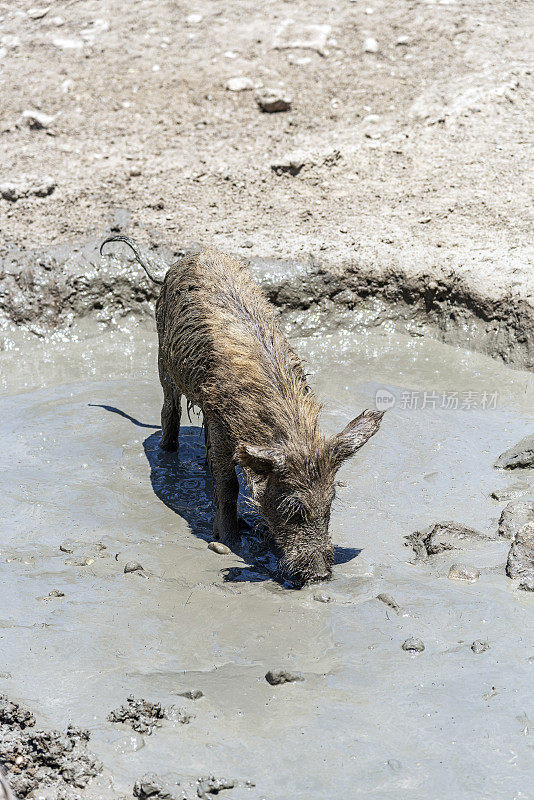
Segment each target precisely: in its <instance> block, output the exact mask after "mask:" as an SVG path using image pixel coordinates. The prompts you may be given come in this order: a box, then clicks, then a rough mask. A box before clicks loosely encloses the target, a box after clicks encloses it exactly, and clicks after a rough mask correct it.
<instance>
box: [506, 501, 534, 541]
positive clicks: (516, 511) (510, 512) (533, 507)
mask: <svg viewBox="0 0 534 800" xmlns="http://www.w3.org/2000/svg"><path fill="white" fill-rule="evenodd" d="M529 522H534V500H530V499H528V500H515V501H512V502H511V503H508V505H507V506H506V508H504V509H503V511H502V513H501V517H500V519H499V536H505V537H506V538H507V539H513V538H514V536H515V535H516V533H517V532H518V531H519V530H521V528H522V527H523V526H524V525H527V524H528V523H529Z"/></svg>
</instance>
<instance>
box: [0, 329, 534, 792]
mask: <svg viewBox="0 0 534 800" xmlns="http://www.w3.org/2000/svg"><path fill="white" fill-rule="evenodd" d="M284 324H287V325H288V327H289V326H290V320H289V319H287V318H286V320H285V322H284ZM293 331H294V328H293ZM293 344H294V346H295V348H296V349H297V351H298V352H299V353H300V354H302V355H303V356H304V357H305V359H306V361H307V368H308V371H309V373H310V380H311V382H312V383H313V385H314V387H315V389H316V391H317V393H318V395H319V396H320V397H322V398H324V400H325V408H324V412H323V424H324V427H325V428H326V429H327V430H331V431H334V430H338V429H339V428H340V427H342V426H343V424H344V423H345V422H346V421H347V420H348V419H350V418H352V417H353V416H354V414H355V413H357V412H359V411H361V410H362V409H363V408H365V407H372V406H373V405H374V404H375V402H382V403H383V402H387V404H388V410H387V413H386V415H385V417H384V421H383V426H382V428H381V431H380V435H377V436H376V437H374V439H373V441H372V442H370V443H369V447H368V448H366V449H365V451H364V450H362V451H361V453H360V454H359V455H358V457H357V458H356V459H354V461H353V462H352V463H350V464H348V465H347V466H346V467H344V469H343V472H342V473H340V481H341V483H342V484H343V485H342V486H340V487H339V491H338V501H337V505H336V508H335V509H334V513H333V516H332V536H333V539H334V542H335V544H336V553H335V565H334V577H333V580H332V581H331V582H329V583H328V584H324V585H321V586H314V587H305V588H303V589H302V590H300V591H296V590H293V589H292V588H290V587H288V586H286V585H284V584H283V582H280V581H279V580H278V579H277V568H276V559H275V558H274V555H273V554H272V553H270V551H269V549H268V547H267V545H266V543H265V542H264V541H263V539H262V536H261V531H258V530H256V529H255V528H254V521H253V520H252V519H250V517H249V516H248V511H247V505H246V498H245V497H243V498H242V500H241V516H242V518H243V536H242V538H241V547H240V549H239V552H231V553H230V554H227V555H224V556H221V555H219V554H218V553H216V552H212V551H211V550H209V549H208V544H209V542H210V541H211V540H212V530H211V526H212V522H213V507H212V503H211V483H210V478H209V475H208V474H207V472H206V465H205V451H204V442H203V435H202V429H201V419H200V418H199V417H198V416H195V415H194V414H192V415H191V417H190V419H188V418H187V414H186V412H185V409H184V413H183V416H182V419H183V421H184V426H183V428H182V432H181V443H180V452H179V454H171V455H169V454H167V453H163V452H161V450H160V449H159V437H160V431H159V425H158V420H159V411H160V404H161V398H160V389H159V384H158V380H157V374H156V354H157V353H156V337H155V332H154V330H153V326H152V324H151V323H150V324H149V323H147V324H146V326H145V325H144V324H143V322H142V321H141V320H140V318H139V317H138V316H135V317H132V316H130V317H125V318H124V319H121V320H119V321H116V322H114V323H113V324H111V325H110V326H108V327H106V328H104V327H103V326H102V325H101V324H99V323H97V322H96V321H95V320H94V319H92V318H88V319H85V320H82V321H81V322H78V323H77V324H76V325H75V326H73V327H72V328H71V329H70V330H69V333H68V334H65V332H64V331H63V332H60V331H56V332H55V333H54V334H52V335H51V336H50V337H48V338H47V339H46V340H40V339H37V338H36V337H35V336H33V335H31V334H30V333H28V332H25V331H23V330H20V329H17V330H14V329H13V330H8V331H7V332H6V333H5V337H4V347H3V350H2V352H1V353H0V366H1V374H2V382H3V387H2V388H3V392H4V394H3V396H2V397H1V398H0V435H1V437H2V443H3V447H2V450H1V452H0V467H1V478H0V480H1V482H2V496H3V531H4V533H3V537H2V543H1V545H0V577H1V582H2V604H1V612H0V634H1V643H2V655H3V659H2V673H1V676H0V691H1V692H2V693H4V694H5V695H7V696H8V697H9V698H10V700H12V701H14V702H17V703H21V704H22V705H23V706H24V707H27V708H29V709H31V711H32V713H33V714H34V715H35V717H36V718H37V717H38V719H39V723H38V725H39V729H41V728H42V729H43V730H60V731H64V730H66V729H67V726H68V725H69V724H71V723H72V724H74V725H75V726H76V728H78V727H80V728H83V729H87V730H88V731H90V736H91V738H90V742H89V746H90V751H91V753H92V754H93V756H91V757H94V759H95V760H98V761H101V762H102V764H103V772H102V773H101V774H100V775H99V776H97V777H96V778H95V779H94V780H92V781H90V782H89V783H88V785H87V786H86V788H81V787H80V788H78V789H77V791H78V793H79V794H80V796H81V797H83V798H89V797H100V798H105V800H107V798H109V799H110V800H113V799H115V798H117V799H118V798H125V797H132V796H133V791H134V788H133V787H134V786H136V787H137V788H136V793H137V794H136V796H138V797H143V796H154V797H157V796H158V793H159V796H160V797H166V796H173V797H174V796H176V797H178V798H180V797H182V796H188V794H187V793H188V792H190V791H194V792H197V796H205V797H211V796H212V795H213V796H217V795H218V796H221V797H223V798H226V797H228V798H229V800H230V799H231V798H235V800H243V798H251V800H260V798H269V800H286V798H287V797H288V796H289V795H291V797H293V798H295V799H296V800H297V798H301V799H302V800H314V799H315V798H316V800H323V798H324V797H325V794H328V795H329V796H340V797H341V796H343V797H360V796H361V797H370V796H372V797H380V798H392V800H393V798H395V800H397V799H398V798H399V797H401V796H404V794H405V793H406V786H409V787H410V789H409V793H410V797H412V798H414V799H415V800H417V799H418V798H421V800H428V798H429V797H434V796H436V797H437V796H441V794H442V791H443V786H444V785H447V786H448V791H449V793H450V795H451V796H454V797H462V798H467V800H480V797H481V796H484V797H486V798H488V800H500V798H502V796H503V789H504V787H505V789H506V792H507V793H509V794H510V796H517V797H521V794H523V795H524V796H526V795H528V791H529V787H530V784H531V748H530V747H529V737H528V736H526V735H525V733H524V727H525V726H524V725H521V724H520V723H519V722H518V718H519V717H520V716H521V715H522V714H526V715H528V716H530V718H532V714H533V713H534V712H533V711H532V707H531V703H532V691H531V687H532V669H533V667H534V662H533V660H532V649H531V633H532V608H533V607H532V601H533V599H534V598H533V596H532V593H530V592H526V591H522V590H520V589H519V587H518V585H517V580H512V579H511V578H509V577H508V576H507V575H506V563H507V558H508V550H509V548H510V541H509V540H507V539H506V538H505V537H503V536H498V535H497V532H498V526H499V515H500V512H501V509H502V505H499V503H498V502H497V501H496V500H495V499H493V498H492V497H491V493H492V492H495V491H497V490H500V489H505V488H506V487H508V486H509V485H510V473H507V472H505V471H502V470H496V469H495V468H494V467H493V464H494V462H495V459H496V458H497V457H498V455H499V453H501V452H503V451H505V450H506V449H507V448H509V447H510V446H511V444H512V443H514V442H517V441H519V440H520V439H521V438H522V437H524V435H525V431H528V430H530V429H532V424H533V422H534V419H533V416H532V409H533V408H534V383H533V378H532V375H531V374H529V373H527V372H523V371H521V370H517V369H516V370H510V369H509V368H507V367H506V366H505V365H504V364H502V363H500V362H498V361H495V360H492V359H490V358H488V357H487V356H484V355H481V354H477V353H473V352H469V351H462V350H459V349H456V348H453V347H450V346H448V345H446V344H443V343H440V342H437V341H436V340H435V339H433V338H430V337H427V336H417V337H414V336H411V335H408V334H405V333H402V332H399V331H398V330H396V329H395V328H394V327H393V326H389V325H388V323H387V322H383V323H382V324H381V325H380V326H379V327H377V328H370V327H368V326H361V327H360V328H354V329H353V330H350V331H343V330H339V331H337V332H330V333H328V332H323V333H322V334H321V335H316V336H313V335H310V336H300V337H299V336H295V335H293ZM454 393H457V399H458V402H457V403H454V402H452V403H451V402H450V397H451V396H453V395H454ZM495 393H497V397H496V399H495V402H493V401H491V402H487V398H490V397H493V396H494V395H495ZM484 398H486V400H484ZM468 400H469V402H467V401H468ZM473 400H475V401H476V402H475V403H473ZM516 475H517V477H518V479H520V480H521V482H523V483H526V484H527V485H529V486H530V485H532V477H533V476H532V470H529V469H522V470H521V474H519V473H518V472H517V471H516V472H514V478H515V477H516ZM440 520H455V521H456V522H457V523H458V525H460V526H465V528H466V529H468V530H473V531H475V532H478V534H480V536H481V537H482V538H480V537H479V536H473V535H466V534H465V533H464V532H463V528H461V530H460V534H459V535H457V530H458V529H455V530H456V533H454V535H453V536H452V538H447V537H445V538H443V539H442V538H440V537H441V534H440V537H438V538H437V539H435V541H436V543H437V546H436V547H435V548H434V549H435V550H436V552H435V553H433V554H432V555H431V556H430V555H428V550H427V557H426V558H424V559H421V560H416V561H414V559H413V556H414V553H413V550H412V548H411V547H410V548H407V547H406V546H405V537H407V536H410V535H411V534H413V532H414V531H425V530H426V531H428V530H433V529H434V530H435V526H436V524H437V523H438V522H439V521H440ZM449 534H450V532H449ZM449 534H447V536H448V535H449ZM443 535H444V536H445V533H444V534H443ZM430 539H431V540H432V536H431V537H430ZM449 546H450V547H451V548H454V549H450V547H449ZM425 547H426V546H425ZM132 562H135V563H137V565H139V566H141V565H142V569H135V570H133V571H129V570H128V569H127V570H126V571H125V567H127V566H128V565H129V564H132ZM457 564H460V565H463V566H469V567H472V568H473V569H476V570H477V571H478V572H479V573H480V577H479V578H478V580H477V581H476V582H470V581H465V580H450V579H449V578H448V575H449V571H450V569H451V567H452V566H454V565H457ZM377 598H378V599H377ZM529 632H530V633H529ZM410 640H411V641H412V644H410V645H407V644H406V643H407V642H409V641H410ZM413 642H415V644H413ZM420 644H423V646H424V649H421V646H420ZM404 645H406V647H405V648H404V649H403V647H404ZM279 669H283V670H287V671H288V672H289V673H296V674H298V673H300V674H301V675H302V676H304V677H305V680H304V681H298V680H297V681H295V682H292V683H288V684H286V685H281V686H272V685H270V683H268V681H267V680H266V679H265V676H266V674H267V673H268V672H269V670H279ZM36 676H39V679H38V680H36ZM127 697H133V698H148V699H149V701H150V703H153V704H159V706H161V708H162V709H166V710H168V709H170V708H171V707H175V706H176V703H177V701H178V705H179V706H180V708H181V707H183V708H184V709H185V712H186V713H187V714H189V713H191V714H192V713H194V715H195V716H194V719H192V720H191V722H190V724H188V725H184V724H182V721H181V720H180V718H179V715H178V716H174V715H173V714H167V718H164V719H160V720H159V721H160V722H161V726H160V727H156V728H155V729H154V730H153V732H152V734H151V735H150V736H147V735H146V732H140V731H134V730H132V729H131V727H130V725H129V724H128V720H127V719H126V718H125V720H124V722H120V723H117V722H111V721H110V720H109V719H108V715H109V713H110V710H111V709H119V708H120V707H121V706H123V705H124V703H125V699H126V698H127ZM178 698H179V700H178ZM193 698H195V699H193ZM134 716H135V715H134ZM28 730H31V728H28ZM22 734H24V736H26V735H27V734H26V732H25V731H22ZM62 735H63V734H62ZM66 735H67V734H65V735H64V736H66ZM76 747H80V744H77V745H76ZM4 757H5V758H8V757H9V758H10V757H11V756H9V755H7V756H4ZM147 775H149V776H156V777H152V778H150V780H154V781H156V783H158V781H159V784H161V788H160V789H158V788H157V787H156V788H154V787H153V789H154V790H152V789H151V788H150V787H149V780H148V779H146V780H145V777H144V776H147ZM205 776H215V778H213V779H212V778H210V779H209V780H207V779H206V778H205ZM225 776H228V777H227V778H226V777H225ZM140 781H142V783H139V782H140ZM143 781H144V783H143ZM210 781H212V782H211V783H210ZM213 781H219V784H217V783H214V782H213ZM225 781H227V782H229V783H232V786H225V785H223V784H224V782H225ZM159 784H158V785H159ZM210 787H211V788H210ZM217 787H219V788H217ZM199 790H200V791H201V792H203V793H204V794H200V795H199V794H198V791H199ZM30 791H31V790H30ZM150 792H152V794H150ZM165 792H167V793H168V794H167V795H166V794H165ZM180 792H182V794H180ZM51 797H52V798H53V799H54V800H55V798H57V797H59V795H57V792H56V795H51Z"/></svg>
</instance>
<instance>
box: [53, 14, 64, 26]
mask: <svg viewBox="0 0 534 800" xmlns="http://www.w3.org/2000/svg"><path fill="white" fill-rule="evenodd" d="M50 22H51V23H52V24H53V25H55V26H56V28H61V27H62V26H63V25H64V24H65V18H64V17H59V16H57V17H52V18H51V20H50Z"/></svg>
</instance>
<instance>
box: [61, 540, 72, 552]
mask: <svg viewBox="0 0 534 800" xmlns="http://www.w3.org/2000/svg"><path fill="white" fill-rule="evenodd" d="M59 549H60V550H61V552H62V553H74V545H73V544H72V543H71V542H61V544H60V545H59Z"/></svg>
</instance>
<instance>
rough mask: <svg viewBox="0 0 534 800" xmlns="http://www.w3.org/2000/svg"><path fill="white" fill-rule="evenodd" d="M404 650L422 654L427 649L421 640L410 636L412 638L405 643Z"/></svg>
mask: <svg viewBox="0 0 534 800" xmlns="http://www.w3.org/2000/svg"><path fill="white" fill-rule="evenodd" d="M402 649H403V650H406V652H407V653H422V652H423V650H424V649H425V645H424V644H423V642H422V641H421V639H415V638H414V637H413V636H410V638H409V639H406V641H405V642H404V643H403V645H402Z"/></svg>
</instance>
